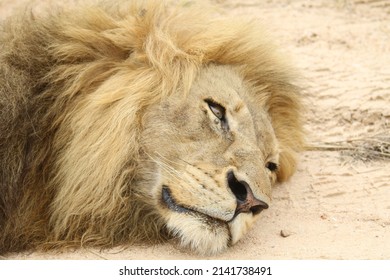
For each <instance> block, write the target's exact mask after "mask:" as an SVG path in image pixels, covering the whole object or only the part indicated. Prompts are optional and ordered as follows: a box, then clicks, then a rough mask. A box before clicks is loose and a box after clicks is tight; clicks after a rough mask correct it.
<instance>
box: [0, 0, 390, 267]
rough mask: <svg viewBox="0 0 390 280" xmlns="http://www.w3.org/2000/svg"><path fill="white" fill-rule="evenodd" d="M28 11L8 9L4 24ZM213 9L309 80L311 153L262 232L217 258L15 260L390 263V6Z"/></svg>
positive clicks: (153, 252)
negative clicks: (256, 30)
mask: <svg viewBox="0 0 390 280" xmlns="http://www.w3.org/2000/svg"><path fill="white" fill-rule="evenodd" d="M21 2H27V0H18V1H14V0H0V17H1V18H4V17H5V16H8V15H9V14H11V12H12V10H13V9H14V8H15V7H17V6H18V4H20V3H21ZM213 2H215V3H217V5H219V6H220V7H221V9H222V10H224V11H225V12H226V13H228V14H229V13H231V14H240V15H248V16H255V17H256V18H258V19H260V20H261V21H263V25H264V26H265V27H266V28H267V29H269V30H270V32H271V33H272V34H273V36H274V38H275V40H276V41H277V43H278V44H279V45H280V47H281V48H282V50H283V51H284V52H285V53H286V55H287V56H289V57H290V58H291V60H292V61H293V64H294V65H296V67H297V69H298V71H299V72H300V74H301V76H302V79H301V81H300V82H301V85H302V87H303V89H304V96H305V102H306V104H307V107H308V110H307V112H306V113H305V118H306V126H305V127H306V129H307V131H308V142H309V146H310V147H309V148H308V150H307V151H306V152H304V153H302V155H301V159H300V163H299V168H298V171H297V173H296V174H295V175H294V176H293V177H292V178H291V180H290V181H289V182H287V183H284V184H280V185H278V186H277V187H276V188H275V190H274V194H273V202H272V205H271V207H270V208H269V209H268V210H267V211H264V212H263V213H262V216H261V218H260V220H259V221H258V223H257V224H256V226H255V227H254V228H253V229H252V230H251V231H250V232H249V233H248V234H247V235H246V237H245V238H243V239H242V240H241V241H239V242H238V243H237V244H236V245H235V246H233V247H232V248H230V249H229V250H227V251H226V252H225V253H222V254H220V255H217V256H214V257H202V256H197V255H194V254H192V253H190V252H187V251H184V250H182V249H180V248H178V247H177V246H176V245H175V244H171V243H166V244H162V245H156V246H149V245H142V246H141V245H140V246H133V247H130V248H128V249H126V250H122V249H120V248H114V249H110V250H107V251H103V252H100V251H97V250H90V249H80V250H77V251H75V252H67V253H61V254H58V253H53V252H49V253H37V252H35V253H20V254H15V255H11V256H8V257H7V258H9V259H141V260H142V259H271V260H273V259H276V260H278V259H287V260H289V259H337V260H339V259H390V159H389V158H387V159H386V158H384V159H379V158H377V157H376V155H381V154H382V155H383V154H384V153H385V152H387V153H389V144H388V142H390V2H389V1H374V0H371V1H370V0H333V1H325V0H318V1H303V0H302V1H299V0H297V1H288V0H280V1H272V0H270V1H254V0H242V1H233V0H225V1H224V0H215V1H213ZM378 135H380V136H382V138H379V137H378ZM386 141H387V145H386ZM381 149H382V150H381ZM282 235H283V236H282Z"/></svg>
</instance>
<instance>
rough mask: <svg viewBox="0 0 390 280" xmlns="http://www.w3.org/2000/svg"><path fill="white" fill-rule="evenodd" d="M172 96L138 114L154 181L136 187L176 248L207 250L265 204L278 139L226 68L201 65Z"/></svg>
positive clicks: (221, 245) (232, 237)
mask: <svg viewBox="0 0 390 280" xmlns="http://www.w3.org/2000/svg"><path fill="white" fill-rule="evenodd" d="M179 95H180V94H173V95H172V96H170V97H169V98H168V99H166V100H164V101H162V102H161V103H160V104H157V105H154V106H151V107H150V108H149V109H148V111H147V112H146V113H145V121H144V123H145V129H144V132H143V135H142V142H143V146H144V149H145V154H146V155H147V157H148V159H149V160H150V161H152V162H153V163H154V167H153V168H154V170H153V171H150V172H154V176H155V184H154V186H153V188H152V189H145V190H143V192H144V195H145V196H148V197H149V198H150V201H152V203H153V204H154V207H155V208H156V209H157V212H158V213H159V215H161V217H162V218H163V219H164V220H165V221H166V227H167V229H168V230H169V232H170V233H171V234H172V235H173V236H176V237H178V238H179V240H180V243H181V244H182V245H184V246H186V247H190V248H192V249H193V250H195V251H197V252H200V253H205V252H206V253H209V254H214V253H218V252H220V251H222V250H223V249H225V248H226V247H227V246H229V245H231V244H234V243H236V242H237V241H238V240H239V239H240V238H241V237H242V236H243V234H245V233H246V232H247V230H248V229H249V228H250V227H251V226H252V224H253V223H254V221H255V220H256V219H257V218H258V217H259V216H260V215H259V213H260V212H261V211H262V210H264V209H267V208H268V205H269V204H270V201H271V186H272V185H273V184H274V182H275V180H276V173H275V172H276V169H277V167H278V144H277V140H276V137H275V134H274V131H273V128H272V125H271V122H270V119H269V116H268V114H267V112H266V110H265V108H262V105H261V104H260V105H259V104H256V103H255V102H254V100H253V96H251V94H250V92H249V91H248V89H247V88H246V87H245V85H244V84H243V80H242V79H241V78H240V77H239V75H238V74H237V73H235V71H233V70H232V69H231V68H229V67H227V66H209V67H208V68H204V69H203V70H202V71H201V72H200V74H199V75H198V77H197V78H196V79H195V81H194V83H193V85H192V88H191V90H190V93H189V94H188V95H187V96H185V98H183V95H182V94H181V95H180V96H179Z"/></svg>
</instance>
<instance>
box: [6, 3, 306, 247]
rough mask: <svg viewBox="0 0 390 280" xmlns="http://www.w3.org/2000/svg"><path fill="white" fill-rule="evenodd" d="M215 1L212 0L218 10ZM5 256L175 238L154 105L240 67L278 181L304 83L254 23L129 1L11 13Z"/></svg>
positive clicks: (297, 139) (285, 169)
mask: <svg viewBox="0 0 390 280" xmlns="http://www.w3.org/2000/svg"><path fill="white" fill-rule="evenodd" d="M207 10H208V9H207ZM0 32H1V33H0V49H1V52H0V253H7V252H18V251H22V250H28V249H35V250H37V249H40V250H49V249H53V248H65V247H79V246H95V247H99V248H108V247H112V246H118V245H125V244H131V243H134V242H145V241H161V240H166V239H167V238H169V235H168V234H167V233H166V228H165V224H164V220H163V219H161V217H159V216H158V215H157V213H156V210H155V209H154V208H153V205H151V203H149V202H148V201H146V198H145V197H143V196H142V195H141V193H140V191H139V189H140V188H142V187H143V186H147V185H148V180H149V177H150V174H145V172H144V164H145V163H144V161H143V160H142V153H143V147H142V145H141V144H140V139H139V137H140V133H141V131H142V130H143V127H144V125H145V123H144V118H143V113H144V111H145V109H146V108H148V106H151V105H153V104H157V103H158V102H160V101H161V100H164V99H165V98H167V97H168V96H170V95H171V94H172V93H173V92H177V91H178V90H180V91H181V92H183V94H189V89H190V88H191V84H192V82H193V81H194V79H195V77H196V76H197V75H198V73H199V71H201V69H202V67H204V66H206V65H210V64H214V65H215V64H216V65H231V66H232V67H235V68H236V69H239V71H240V73H241V74H242V76H243V77H244V80H245V81H246V82H247V83H248V84H250V85H251V88H252V91H253V92H254V93H256V92H264V91H267V92H268V93H269V94H268V95H267V96H266V97H265V98H264V107H265V108H266V109H267V111H268V113H269V116H270V118H271V122H272V126H273V128H274V131H275V135H276V137H277V139H278V142H279V149H280V151H281V152H280V163H279V165H280V167H279V169H278V173H277V177H278V180H279V181H283V180H286V179H287V178H289V177H290V176H291V175H292V174H293V172H294V170H295V167H296V153H297V152H298V151H299V150H300V149H301V148H302V146H303V134H302V123H301V122H302V121H301V112H302V105H301V100H300V93H299V88H298V87H297V86H295V85H294V83H293V79H294V77H293V76H292V75H291V70H290V69H289V67H288V66H287V64H285V63H284V62H283V60H282V59H281V58H280V56H279V55H278V54H277V53H276V52H275V51H274V45H273V44H272V43H271V42H270V41H269V40H268V39H267V38H268V37H267V36H266V35H265V32H264V31H262V30H261V29H259V26H258V24H257V23H256V22H255V21H253V20H247V19H242V18H232V17H224V16H222V15H219V14H218V15H217V13H216V12H215V11H214V10H211V9H210V10H209V11H208V12H205V9H202V8H199V7H197V5H195V4H194V5H192V4H188V3H186V4H182V5H171V4H167V3H165V4H164V3H160V1H131V2H130V3H127V4H126V3H122V4H120V5H115V7H108V6H105V5H103V4H99V5H86V6H84V7H82V8H80V7H79V8H77V9H70V8H63V9H60V10H59V11H56V12H50V13H48V12H46V13H44V12H42V13H41V14H39V15H36V14H34V13H32V12H25V13H23V15H22V16H13V17H11V18H9V19H7V21H6V22H5V23H4V24H3V25H2V27H1V29H0Z"/></svg>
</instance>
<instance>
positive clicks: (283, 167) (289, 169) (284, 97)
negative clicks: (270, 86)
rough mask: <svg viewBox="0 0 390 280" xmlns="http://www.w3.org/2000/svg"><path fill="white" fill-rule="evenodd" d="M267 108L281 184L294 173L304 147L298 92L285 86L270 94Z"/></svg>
mask: <svg viewBox="0 0 390 280" xmlns="http://www.w3.org/2000/svg"><path fill="white" fill-rule="evenodd" d="M267 106H268V113H269V115H270V117H271V122H272V126H273V128H274V131H275V135H276V138H277V140H278V143H279V149H280V155H279V168H278V173H277V175H278V181H279V182H283V181H286V180H287V179H288V178H290V177H291V175H292V174H293V173H294V172H295V170H296V168H297V157H298V152H300V151H302V150H303V149H304V146H305V140H304V129H303V122H302V115H303V110H304V106H303V104H302V101H301V94H300V90H299V89H298V88H297V87H295V86H294V85H289V84H285V85H284V89H283V90H279V91H278V90H275V91H274V92H272V93H271V95H270V96H269V99H268V100H267Z"/></svg>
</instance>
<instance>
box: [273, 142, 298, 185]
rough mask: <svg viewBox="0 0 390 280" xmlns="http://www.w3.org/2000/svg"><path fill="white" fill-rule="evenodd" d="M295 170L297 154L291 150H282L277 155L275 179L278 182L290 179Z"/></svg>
mask: <svg viewBox="0 0 390 280" xmlns="http://www.w3.org/2000/svg"><path fill="white" fill-rule="evenodd" d="M296 169H297V152H296V151H294V150H292V149H288V148H287V149H286V148H285V149H283V148H282V151H281V153H280V155H279V168H278V172H277V177H278V181H279V182H284V181H286V180H287V179H288V178H290V177H291V175H292V174H294V172H295V171H296Z"/></svg>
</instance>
